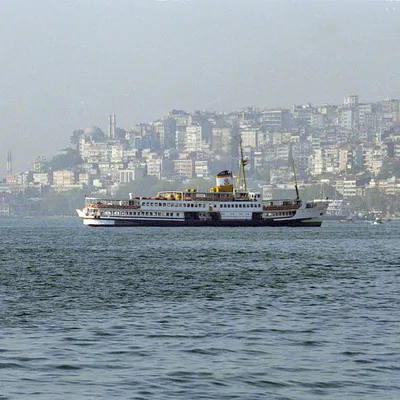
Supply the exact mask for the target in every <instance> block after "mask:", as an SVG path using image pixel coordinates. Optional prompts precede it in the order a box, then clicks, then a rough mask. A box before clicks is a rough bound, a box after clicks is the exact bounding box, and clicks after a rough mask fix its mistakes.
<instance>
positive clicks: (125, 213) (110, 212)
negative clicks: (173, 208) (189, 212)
mask: <svg viewBox="0 0 400 400" xmlns="http://www.w3.org/2000/svg"><path fill="white" fill-rule="evenodd" d="M104 215H136V216H138V215H143V216H159V217H161V216H163V217H174V216H176V217H179V216H180V213H173V212H167V213H161V212H152V211H106V212H105V213H104Z"/></svg>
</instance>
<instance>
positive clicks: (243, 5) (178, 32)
mask: <svg viewBox="0 0 400 400" xmlns="http://www.w3.org/2000/svg"><path fill="white" fill-rule="evenodd" d="M0 21H1V23H0V34H1V35H2V37H3V45H2V47H1V50H0V60H1V63H0V68H1V69H0V71H1V73H0V85H1V86H0V87H1V89H2V98H1V102H0V110H1V123H0V131H1V136H0V138H1V139H0V175H4V173H5V161H6V155H7V151H8V149H12V151H13V166H14V169H15V170H25V169H27V168H28V165H29V160H32V159H33V158H35V157H36V156H39V155H45V156H49V157H50V156H52V155H54V154H55V153H56V152H57V150H59V149H61V148H65V147H68V146H69V137H70V135H71V134H72V131H73V130H74V129H78V128H83V129H84V128H86V127H88V126H93V125H97V126H99V127H100V128H102V129H103V130H104V131H106V129H107V118H108V115H109V114H110V113H114V112H115V113H116V114H117V115H118V121H117V123H118V126H121V127H123V128H125V129H127V128H129V127H131V126H134V125H135V124H137V123H139V122H142V121H148V120H151V119H156V118H159V117H162V116H163V115H166V114H167V113H168V112H169V111H170V110H171V109H174V108H178V109H184V110H188V111H193V110H196V109H199V110H213V111H224V112H230V111H233V110H236V109H240V108H242V107H247V106H251V105H255V106H258V107H288V106H290V105H292V104H297V103H299V104H302V103H305V102H311V103H313V104H322V103H341V102H342V101H343V97H344V96H346V95H349V94H353V93H354V94H360V96H362V98H363V99H365V101H378V100H380V99H383V98H388V97H394V98H398V97H399V91H400V87H399V86H400V79H399V78H400V72H399V71H400V69H399V67H398V66H399V65H400V54H399V52H398V51H396V50H395V49H396V48H397V46H398V38H399V37H400V3H397V2H393V1H392V2H386V1H382V2H362V1H337V2H325V1H320V2H317V1H297V2H269V1H255V0H246V1H244V0H242V1H239V0H230V1H225V0H220V1H211V0H209V1H203V0H201V1H200V0H191V1H183V0H181V1H153V0H145V1H129V0H127V1H124V0H116V1H106V0H97V1H95V2H93V1H87V0H75V1H74V0H71V1H57V2H51V1H43V0H38V1H27V0H25V1H22V0H17V1H15V0H13V1H3V2H2V6H1V13H0Z"/></svg>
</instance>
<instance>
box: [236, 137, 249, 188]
mask: <svg viewBox="0 0 400 400" xmlns="http://www.w3.org/2000/svg"><path fill="white" fill-rule="evenodd" d="M238 142H239V149H240V161H239V176H238V180H237V182H236V189H243V190H244V191H245V192H247V183H246V173H245V170H244V167H245V166H246V165H247V163H248V160H247V159H245V158H244V156H243V145H242V136H241V135H239V139H238Z"/></svg>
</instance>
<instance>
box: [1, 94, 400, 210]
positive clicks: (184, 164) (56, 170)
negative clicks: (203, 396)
mask: <svg viewBox="0 0 400 400" xmlns="http://www.w3.org/2000/svg"><path fill="white" fill-rule="evenodd" d="M239 137H240V138H241V140H242V146H243V151H244V155H245V157H246V158H247V159H248V163H247V166H246V176H247V178H248V183H249V186H250V187H251V188H252V189H253V190H257V191H260V192H262V195H263V197H264V198H265V199H267V198H271V197H276V196H284V197H286V198H288V197H290V196H293V194H292V192H293V189H294V178H293V168H292V160H294V164H295V169H296V174H297V179H298V183H299V186H300V189H301V193H302V195H303V196H306V197H311V198H319V197H321V196H323V197H329V198H338V199H339V198H340V199H345V200H346V201H347V202H348V204H349V206H350V207H351V208H352V211H353V212H363V213H366V212H368V211H371V210H372V209H376V208H379V209H380V210H382V212H384V213H385V214H387V215H392V216H396V215H398V214H399V213H400V205H399V202H398V199H399V193H400V181H399V178H400V100H396V99H385V100H381V101H378V102H360V100H359V96H358V95H351V96H347V97H345V98H344V101H343V104H339V105H333V104H323V105H319V106H313V105H311V104H310V103H306V104H304V105H293V106H292V107H291V108H290V109H285V108H274V109H258V108H256V107H249V108H246V109H242V110H239V111H234V112H230V113H218V112H209V111H195V112H192V113H190V112H186V111H183V110H173V111H171V112H170V113H169V114H168V115H167V116H164V117H162V118H160V119H157V120H155V121H152V122H148V123H140V124H138V125H137V126H135V127H133V128H131V129H127V130H125V129H123V128H121V127H119V126H118V125H117V120H116V115H115V114H112V115H110V116H109V118H108V130H107V132H103V131H102V130H101V129H100V128H98V127H96V126H94V127H89V128H86V129H77V130H75V131H74V132H72V133H71V136H70V142H71V147H69V148H67V149H63V150H61V151H60V152H59V154H57V155H56V156H55V157H53V159H51V160H47V159H45V158H44V157H42V156H39V157H37V158H36V159H35V160H33V161H32V162H31V167H30V170H29V171H23V172H19V173H16V172H14V171H13V169H12V153H11V150H10V151H9V152H8V156H7V168H6V169H7V170H6V176H5V178H4V179H3V182H2V183H1V185H0V196H1V197H0V215H2V216H13V215H72V214H73V213H74V209H75V208H76V207H79V206H81V205H82V203H83V196H84V195H95V196H104V197H116V196H122V195H123V196H127V194H128V193H129V192H135V193H137V194H138V195H154V194H155V193H156V191H157V190H167V189H177V188H179V189H182V190H184V188H187V187H197V188H201V189H207V188H209V187H211V186H212V185H213V183H214V182H213V180H214V177H215V175H216V174H217V173H218V172H219V171H221V170H225V169H230V170H232V171H233V172H234V173H236V172H237V169H238V162H239V139H238V138H239ZM144 191H146V192H145V193H144ZM142 192H143V193H142Z"/></svg>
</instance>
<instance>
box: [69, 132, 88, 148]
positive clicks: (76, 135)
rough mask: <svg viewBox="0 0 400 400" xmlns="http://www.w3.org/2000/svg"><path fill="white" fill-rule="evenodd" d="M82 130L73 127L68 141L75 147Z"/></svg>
mask: <svg viewBox="0 0 400 400" xmlns="http://www.w3.org/2000/svg"><path fill="white" fill-rule="evenodd" d="M83 132H84V130H83V129H75V130H74V131H73V132H72V135H71V136H70V137H69V139H70V143H71V144H72V145H74V146H75V147H78V145H79V139H80V138H81V137H82V135H83Z"/></svg>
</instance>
